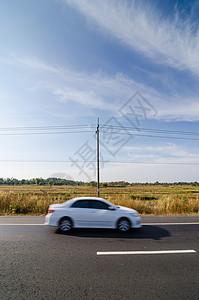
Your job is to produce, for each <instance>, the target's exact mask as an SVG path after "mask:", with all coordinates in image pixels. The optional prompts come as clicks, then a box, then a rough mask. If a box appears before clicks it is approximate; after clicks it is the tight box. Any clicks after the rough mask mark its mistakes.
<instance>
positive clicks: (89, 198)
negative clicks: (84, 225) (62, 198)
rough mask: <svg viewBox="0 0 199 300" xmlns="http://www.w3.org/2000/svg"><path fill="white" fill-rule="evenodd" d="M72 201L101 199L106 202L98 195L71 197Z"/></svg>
mask: <svg viewBox="0 0 199 300" xmlns="http://www.w3.org/2000/svg"><path fill="white" fill-rule="evenodd" d="M71 200H72V201H77V200H90V201H91V200H102V201H105V202H108V201H107V200H105V199H103V198H99V197H86V196H85V197H76V198H73V199H71Z"/></svg>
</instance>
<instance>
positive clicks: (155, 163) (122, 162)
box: [0, 160, 199, 166]
mask: <svg viewBox="0 0 199 300" xmlns="http://www.w3.org/2000/svg"><path fill="white" fill-rule="evenodd" d="M75 162H77V163H96V161H95V160H76V161H75ZM0 163H72V161H71V160H0ZM99 163H103V164H144V165H194V166H198V165H199V162H198V163H195V162H147V161H145V162H143V161H121V160H120V161H111V160H110V161H108V160H105V161H99Z"/></svg>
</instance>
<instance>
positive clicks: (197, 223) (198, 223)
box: [142, 222, 199, 226]
mask: <svg viewBox="0 0 199 300" xmlns="http://www.w3.org/2000/svg"><path fill="white" fill-rule="evenodd" d="M142 225H156V226H159V225H164V226H165V225H199V222H195V223H142Z"/></svg>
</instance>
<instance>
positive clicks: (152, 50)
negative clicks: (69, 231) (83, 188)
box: [0, 0, 199, 182]
mask: <svg viewBox="0 0 199 300" xmlns="http://www.w3.org/2000/svg"><path fill="white" fill-rule="evenodd" d="M198 15H199V1H198V0H197V1H182V0H181V1H166V0H165V1H161V0H155V1H142V0H141V1H127V0H126V1H119V0H118V1H116V0H115V1H113V0H110V1H103V0H100V1H99V0H96V1H88V0H71V1H70V0H41V1H39V2H38V1H34V0H28V1H26V0H15V1H13V0H7V1H1V9H0V38H1V44H0V103H1V110H0V141H1V142H0V144H1V147H0V177H4V178H7V177H16V178H33V177H43V178H47V177H50V176H58V177H63V178H72V179H74V180H83V181H90V180H96V172H95V164H94V163H93V162H92V161H93V160H95V152H96V137H95V130H96V126H97V120H98V117H99V119H100V137H101V146H100V150H101V151H100V153H101V156H100V158H101V161H102V163H101V174H100V177H101V181H116V180H125V181H129V182H155V181H160V182H164V181H168V182H174V181H199V174H198V165H199V156H198V146H199V140H198V139H199V136H197V134H198V129H199V98H198V97H199V96H198V95H199V84H198V80H199V19H198ZM143 107H144V108H143ZM76 125H80V126H79V127H77V126H76ZM49 126H53V127H49ZM57 126H65V127H64V128H61V127H57ZM68 126H71V127H70V128H69V127H68ZM82 126H85V127H82ZM118 129H119V131H118ZM157 130H162V131H157ZM176 131H178V132H176ZM187 132H189V134H188V133H187ZM44 133H45V134H44Z"/></svg>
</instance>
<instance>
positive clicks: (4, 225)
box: [0, 223, 45, 226]
mask: <svg viewBox="0 0 199 300" xmlns="http://www.w3.org/2000/svg"><path fill="white" fill-rule="evenodd" d="M44 225H45V224H13V223H12V224H5V223H4V224H0V226H44Z"/></svg>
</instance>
